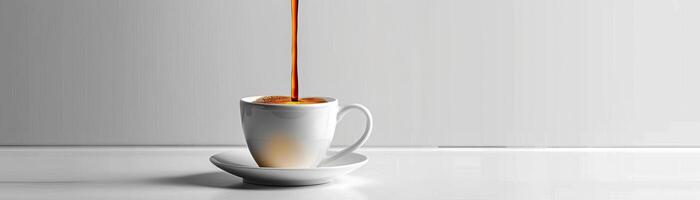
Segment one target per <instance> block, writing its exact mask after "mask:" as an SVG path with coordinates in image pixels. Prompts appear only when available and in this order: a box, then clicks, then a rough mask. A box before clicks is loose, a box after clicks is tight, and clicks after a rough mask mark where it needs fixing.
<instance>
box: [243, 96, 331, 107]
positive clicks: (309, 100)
mask: <svg viewBox="0 0 700 200" xmlns="http://www.w3.org/2000/svg"><path fill="white" fill-rule="evenodd" d="M326 102H328V101H326V99H323V98H319V97H306V98H300V99H299V100H297V101H294V100H292V97H289V96H264V97H260V98H258V99H256V100H255V103H264V104H290V105H294V104H316V103H326Z"/></svg>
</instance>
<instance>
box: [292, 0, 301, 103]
mask: <svg viewBox="0 0 700 200" xmlns="http://www.w3.org/2000/svg"><path fill="white" fill-rule="evenodd" d="M291 1H292V101H299V76H298V75H297V26H298V19H297V16H298V15H297V13H298V11H299V0H291Z"/></svg>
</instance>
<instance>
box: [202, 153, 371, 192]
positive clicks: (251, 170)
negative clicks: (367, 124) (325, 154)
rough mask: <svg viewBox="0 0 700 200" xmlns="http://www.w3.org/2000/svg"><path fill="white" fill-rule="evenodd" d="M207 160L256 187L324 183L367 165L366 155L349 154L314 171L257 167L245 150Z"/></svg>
mask: <svg viewBox="0 0 700 200" xmlns="http://www.w3.org/2000/svg"><path fill="white" fill-rule="evenodd" d="M209 161H211V163H213V164H214V165H216V166H217V167H219V168H221V169H222V170H224V171H226V172H228V173H231V174H233V175H236V176H239V177H241V178H243V182H246V183H250V184H257V185H274V186H303V185H317V184H323V183H328V182H330V181H331V179H333V178H335V177H338V176H342V175H345V174H347V173H350V172H352V171H354V170H356V169H358V168H360V167H362V166H363V165H365V163H367V156H364V155H361V154H358V153H350V154H348V155H345V156H343V157H341V158H338V159H337V160H335V161H332V162H330V163H326V164H324V165H322V166H319V167H317V168H269V167H258V165H257V164H256V163H255V160H253V157H252V156H250V153H248V152H247V151H236V152H224V153H219V154H216V155H213V156H211V158H209Z"/></svg>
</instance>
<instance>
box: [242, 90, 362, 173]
mask: <svg viewBox="0 0 700 200" xmlns="http://www.w3.org/2000/svg"><path fill="white" fill-rule="evenodd" d="M260 97H262V96H253V97H245V98H242V99H241V121H242V124H243V133H244V135H245V139H246V144H247V146H248V149H249V150H250V153H251V154H252V156H253V158H254V159H255V162H257V163H258V166H259V167H276V168H311V167H317V166H318V165H319V164H322V163H326V162H330V161H333V160H335V159H337V158H340V157H342V156H343V155H346V154H348V153H351V152H353V151H355V150H356V149H358V148H360V146H362V145H363V144H364V143H365V142H366V141H367V139H368V138H369V135H370V133H371V132H372V114H371V113H370V112H369V110H368V109H367V108H366V107H364V106H362V105H360V104H350V105H347V106H338V100H336V99H334V98H329V97H322V98H323V99H325V100H326V102H325V103H316V104H295V105H287V104H263V103H256V102H255V100H257V99H258V98H260ZM352 109H357V110H360V111H362V113H364V115H365V117H366V118H367V121H366V122H365V124H366V125H365V130H364V133H363V134H362V136H361V137H360V139H358V140H357V141H356V142H355V143H353V144H352V145H350V146H348V147H347V148H345V149H343V150H341V151H339V152H338V153H335V154H333V155H330V156H327V151H328V147H330V144H331V140H333V135H334V133H335V125H336V123H337V122H339V121H340V120H341V119H343V116H345V114H347V113H348V111H350V110H352Z"/></svg>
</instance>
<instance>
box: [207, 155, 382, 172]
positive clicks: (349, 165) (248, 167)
mask: <svg viewBox="0 0 700 200" xmlns="http://www.w3.org/2000/svg"><path fill="white" fill-rule="evenodd" d="M231 152H234V151H225V152H220V153H217V154H214V155H212V156H210V157H209V162H211V163H212V164H214V165H217V164H220V165H224V166H227V167H235V168H243V169H254V170H293V171H314V170H331V169H340V168H349V167H354V166H355V165H359V166H362V165H364V164H366V163H367V162H368V161H369V157H367V156H365V155H362V154H360V153H357V152H352V153H350V154H357V155H360V156H362V158H363V159H362V161H360V162H356V163H352V164H348V165H338V166H324V167H314V168H292V167H259V166H248V165H234V164H228V163H224V162H221V161H219V160H217V159H216V158H214V157H216V156H217V155H221V154H225V153H231Z"/></svg>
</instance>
